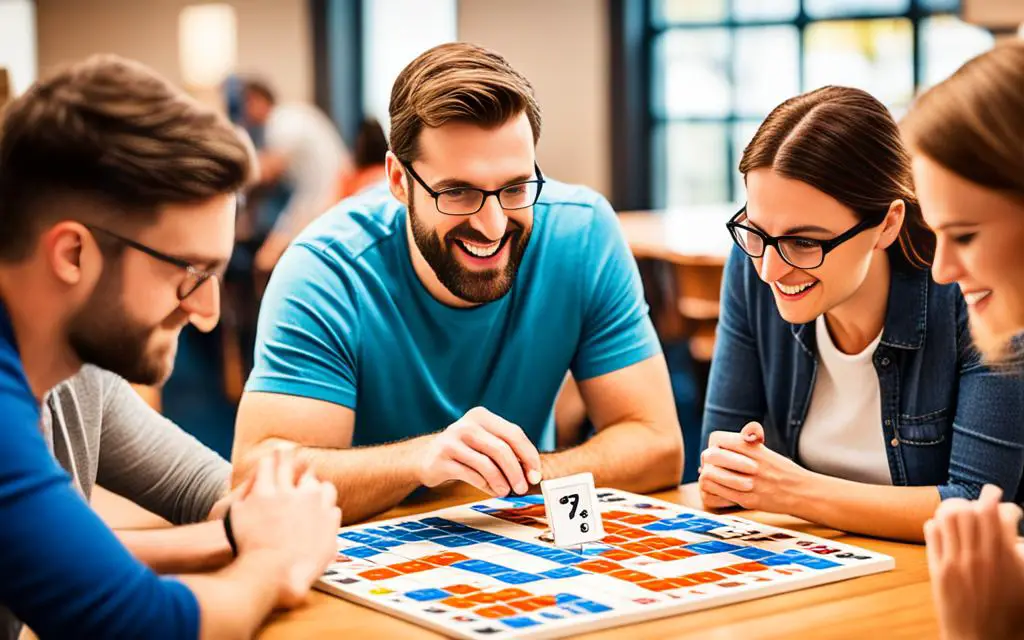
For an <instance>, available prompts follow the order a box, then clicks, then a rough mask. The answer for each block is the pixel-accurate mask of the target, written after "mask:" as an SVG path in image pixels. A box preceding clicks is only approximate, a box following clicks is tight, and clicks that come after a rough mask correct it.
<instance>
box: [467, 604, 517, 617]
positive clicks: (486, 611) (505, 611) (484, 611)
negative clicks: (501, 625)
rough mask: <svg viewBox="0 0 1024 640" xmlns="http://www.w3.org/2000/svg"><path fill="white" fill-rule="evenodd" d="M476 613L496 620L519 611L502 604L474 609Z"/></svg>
mask: <svg viewBox="0 0 1024 640" xmlns="http://www.w3.org/2000/svg"><path fill="white" fill-rule="evenodd" d="M474 613H475V614H476V615H478V616H480V617H482V618H490V619H492V620H495V619H497V618H505V617H508V616H514V615H515V614H517V613H519V612H518V611H516V610H515V609H513V608H512V607H506V606H505V605H503V604H501V605H498V606H496V607H483V608H480V609H477V610H476V611H474Z"/></svg>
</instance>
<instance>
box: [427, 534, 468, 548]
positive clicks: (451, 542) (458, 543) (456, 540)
mask: <svg viewBox="0 0 1024 640" xmlns="http://www.w3.org/2000/svg"><path fill="white" fill-rule="evenodd" d="M433 541H434V542H436V543H437V544H440V545H444V546H446V547H448V548H450V549H458V548H459V547H471V546H473V545H475V544H477V543H476V541H474V540H470V539H469V538H464V537H462V536H444V537H442V538H434V540H433Z"/></svg>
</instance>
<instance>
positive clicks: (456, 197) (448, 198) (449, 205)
mask: <svg viewBox="0 0 1024 640" xmlns="http://www.w3.org/2000/svg"><path fill="white" fill-rule="evenodd" d="M400 162H401V163H402V166H403V167H405V170H406V171H408V172H409V175H411V176H412V177H413V178H415V179H416V182H418V183H420V186H421V187H423V188H424V189H426V191H427V193H429V194H430V195H431V197H433V198H434V202H435V204H436V206H437V210H438V211H439V212H441V213H443V214H445V215H449V216H471V215H473V214H474V213H476V212H477V211H480V210H481V209H483V208H484V203H485V202H487V198H488V197H490V196H494V197H495V198H497V199H498V204H500V205H501V208H502V209H505V210H506V211H514V210H516V209H526V208H528V207H532V206H533V205H535V204H537V199H538V198H540V191H541V189H542V188H543V187H544V182H545V180H544V174H542V173H541V172H540V167H539V166H537V163H536V162H535V163H533V170H534V171H536V172H537V177H536V178H535V179H533V180H524V181H522V182H516V183H514V184H510V185H506V186H504V187H502V188H500V189H494V190H492V191H488V190H486V189H477V188H476V187H451V188H450V189H442V190H440V191H434V190H433V189H431V188H430V185H428V184H427V183H426V182H424V180H423V178H421V177H420V176H419V174H418V173H416V171H415V170H414V169H413V168H412V163H411V162H406V161H405V160H400Z"/></svg>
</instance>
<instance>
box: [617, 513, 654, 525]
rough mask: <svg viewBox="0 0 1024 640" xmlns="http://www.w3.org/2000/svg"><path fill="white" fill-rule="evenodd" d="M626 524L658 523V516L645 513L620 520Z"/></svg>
mask: <svg viewBox="0 0 1024 640" xmlns="http://www.w3.org/2000/svg"><path fill="white" fill-rule="evenodd" d="M622 521H623V522H625V523H626V524H651V523H652V522H657V521H658V516H652V515H650V514H646V513H638V514H634V515H631V516H628V517H626V518H623V519H622Z"/></svg>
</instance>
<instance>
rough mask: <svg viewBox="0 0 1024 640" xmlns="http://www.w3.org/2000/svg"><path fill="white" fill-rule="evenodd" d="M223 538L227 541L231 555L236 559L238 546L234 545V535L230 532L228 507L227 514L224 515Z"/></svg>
mask: <svg viewBox="0 0 1024 640" xmlns="http://www.w3.org/2000/svg"><path fill="white" fill-rule="evenodd" d="M224 536H225V537H226V538H227V539H228V545H229V546H230V547H231V555H232V556H234V557H236V558H237V557H238V544H237V543H235V534H234V532H233V531H232V530H231V507H228V511H227V513H225V514H224Z"/></svg>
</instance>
